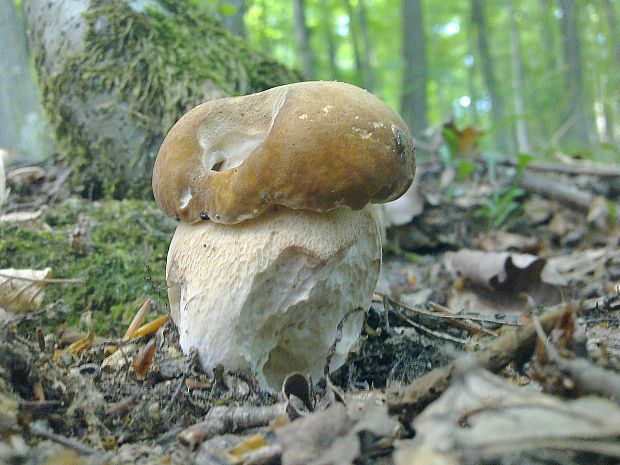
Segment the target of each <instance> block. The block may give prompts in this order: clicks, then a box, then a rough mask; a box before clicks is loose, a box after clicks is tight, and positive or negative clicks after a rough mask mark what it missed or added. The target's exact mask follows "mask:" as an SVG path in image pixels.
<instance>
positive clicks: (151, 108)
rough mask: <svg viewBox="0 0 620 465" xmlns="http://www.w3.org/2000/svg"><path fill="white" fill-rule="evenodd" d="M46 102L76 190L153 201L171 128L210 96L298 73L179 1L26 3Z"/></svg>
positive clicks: (266, 85) (269, 83) (250, 88)
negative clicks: (155, 170) (157, 162)
mask: <svg viewBox="0 0 620 465" xmlns="http://www.w3.org/2000/svg"><path fill="white" fill-rule="evenodd" d="M24 7H25V14H26V19H27V23H28V27H29V36H30V43H31V48H32V50H33V51H34V53H35V54H36V65H37V71H38V73H39V83H40V86H41V90H42V95H43V104H44V106H45V109H46V111H47V114H48V116H49V118H50V121H51V123H52V126H53V128H54V132H55V136H56V139H57V141H58V142H59V143H60V146H61V149H62V153H63V155H64V157H65V158H66V161H67V162H68V163H70V164H71V165H72V166H74V168H75V171H74V187H75V188H77V189H78V190H81V191H82V193H83V194H84V195H87V196H89V197H94V198H98V197H115V198H121V197H127V196H133V197H142V198H144V197H149V196H150V195H151V189H150V175H151V168H152V165H153V161H154V159H155V156H156V155H157V151H158V149H159V145H160V143H161V141H162V140H163V137H164V135H165V133H166V132H167V130H168V129H169V128H170V127H171V126H172V124H174V122H175V121H176V120H177V119H178V118H179V117H180V116H181V115H182V114H183V113H184V112H185V111H187V110H188V109H190V108H191V107H193V106H194V105H197V104H198V103H201V102H203V101H205V100H209V99H213V98H217V97H222V96H227V95H235V94H247V93H252V92H257V91H260V90H264V89H267V88H269V87H273V86H276V85H280V84H285V83H288V82H293V81H296V80H298V79H299V74H298V73H296V72H294V71H291V70H289V69H287V68H285V67H283V66H282V65H280V64H278V63H276V62H275V61H273V60H271V59H269V58H268V57H266V56H264V55H263V54H261V53H259V52H256V51H254V50H252V49H251V48H250V47H249V46H248V44H247V43H246V42H244V41H243V40H242V39H241V38H239V37H235V36H233V35H232V34H230V33H229V32H228V31H227V30H226V29H225V28H223V27H222V25H221V24H220V23H219V22H218V21H217V20H216V19H214V16H213V15H212V14H210V12H209V11H206V10H201V9H199V8H198V7H196V6H193V5H192V2H186V1H181V2H177V1H174V0H133V1H130V0H47V1H46V2H44V3H41V2H39V1H38V0H24Z"/></svg>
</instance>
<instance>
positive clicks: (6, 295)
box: [0, 268, 52, 312]
mask: <svg viewBox="0 0 620 465" xmlns="http://www.w3.org/2000/svg"><path fill="white" fill-rule="evenodd" d="M51 274H52V269H51V268H45V269H44V270H31V269H22V270H16V269H14V268H8V269H4V270H0V307H1V308H4V309H5V310H8V311H11V312H31V311H35V310H37V309H38V308H39V307H40V306H41V302H42V301H43V296H44V293H45V290H44V287H45V280H46V279H47V278H49V277H50V275H51Z"/></svg>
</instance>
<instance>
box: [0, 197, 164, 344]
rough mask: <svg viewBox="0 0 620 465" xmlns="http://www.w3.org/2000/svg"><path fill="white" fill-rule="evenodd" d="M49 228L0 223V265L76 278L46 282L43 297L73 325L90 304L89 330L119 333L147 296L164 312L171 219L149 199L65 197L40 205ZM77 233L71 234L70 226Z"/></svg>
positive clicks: (112, 333) (72, 231) (108, 333)
mask: <svg viewBox="0 0 620 465" xmlns="http://www.w3.org/2000/svg"><path fill="white" fill-rule="evenodd" d="M44 221H45V222H46V223H47V224H48V225H50V226H51V230H50V231H45V230H40V229H28V228H25V227H23V226H22V227H20V226H15V225H9V224H4V223H0V268H35V269H39V268H45V267H48V266H49V267H51V268H52V270H53V277H58V278H80V279H81V280H82V281H83V282H82V283H81V284H71V285H57V284H52V285H48V286H47V288H46V293H45V301H44V304H45V303H51V302H56V301H59V300H62V301H63V302H64V305H63V306H62V307H63V308H67V309H68V313H66V314H63V315H59V320H58V321H60V320H66V321H67V322H68V323H69V324H75V323H76V322H77V321H78V320H79V317H80V315H82V314H83V313H84V312H85V311H88V310H90V311H92V314H93V319H94V322H95V328H96V332H97V334H100V335H117V336H118V335H122V332H123V331H124V329H125V328H126V325H127V323H128V322H129V321H130V320H131V318H132V317H133V314H134V313H135V312H136V310H137V308H138V307H139V306H140V305H141V304H142V303H143V302H144V300H145V299H146V298H147V297H151V298H152V299H153V300H154V302H155V305H154V306H155V307H156V309H157V310H158V311H159V312H165V311H167V307H166V306H167V293H166V286H165V266H166V253H167V250H168V245H169V242H170V238H171V237H172V233H173V231H174V227H175V224H174V223H173V222H172V221H170V220H168V219H167V218H165V217H164V216H163V214H162V213H161V212H160V211H159V210H158V209H157V208H156V207H155V205H153V204H152V202H146V201H140V200H131V201H114V200H110V201H104V202H95V203H91V202H87V201H77V200H72V201H69V202H67V203H65V204H63V205H60V206H57V207H54V208H52V209H50V210H49V211H48V213H47V214H46V216H45V218H44ZM79 224H82V225H84V226H83V227H82V228H81V229H82V230H84V231H86V234H85V235H82V236H79V235H78V236H77V240H76V239H74V240H73V242H72V240H71V236H72V235H73V236H74V237H76V234H75V232H76V230H77V229H76V228H79V226H78V225H79Z"/></svg>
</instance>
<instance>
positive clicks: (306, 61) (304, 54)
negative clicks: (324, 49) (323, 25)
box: [293, 0, 316, 79]
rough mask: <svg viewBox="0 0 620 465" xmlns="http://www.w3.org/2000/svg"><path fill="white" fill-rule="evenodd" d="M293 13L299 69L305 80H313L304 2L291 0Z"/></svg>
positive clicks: (312, 56)
mask: <svg viewBox="0 0 620 465" xmlns="http://www.w3.org/2000/svg"><path fill="white" fill-rule="evenodd" d="M293 7H294V8H293V11H294V13H295V33H296V35H297V45H298V46H299V53H300V54H301V65H302V66H301V69H302V72H303V74H304V76H305V78H306V79H314V76H315V74H316V73H315V69H314V63H315V61H316V60H315V58H314V51H313V50H312V48H311V47H310V30H309V29H308V25H307V24H306V7H305V0H293Z"/></svg>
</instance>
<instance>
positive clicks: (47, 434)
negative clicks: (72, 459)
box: [30, 423, 101, 455]
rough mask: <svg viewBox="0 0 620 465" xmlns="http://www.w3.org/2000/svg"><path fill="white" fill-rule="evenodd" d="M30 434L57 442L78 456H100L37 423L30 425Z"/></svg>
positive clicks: (98, 452) (79, 443)
mask: <svg viewBox="0 0 620 465" xmlns="http://www.w3.org/2000/svg"><path fill="white" fill-rule="evenodd" d="M30 432H31V433H32V434H34V435H35V436H40V437H42V438H45V439H49V440H50V441H54V442H57V443H58V444H61V445H63V446H65V447H69V448H71V449H73V450H75V451H77V452H79V453H80V454H84V455H94V454H101V451H98V450H96V449H92V448H91V447H88V446H86V445H84V444H82V443H81V442H78V441H76V440H74V439H71V438H66V437H64V436H61V435H60V434H56V433H52V432H51V431H47V430H46V429H44V428H42V427H41V426H39V425H38V424H37V423H32V424H31V425H30Z"/></svg>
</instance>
